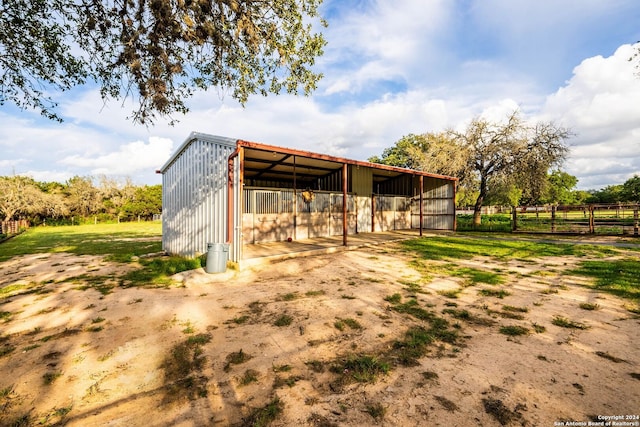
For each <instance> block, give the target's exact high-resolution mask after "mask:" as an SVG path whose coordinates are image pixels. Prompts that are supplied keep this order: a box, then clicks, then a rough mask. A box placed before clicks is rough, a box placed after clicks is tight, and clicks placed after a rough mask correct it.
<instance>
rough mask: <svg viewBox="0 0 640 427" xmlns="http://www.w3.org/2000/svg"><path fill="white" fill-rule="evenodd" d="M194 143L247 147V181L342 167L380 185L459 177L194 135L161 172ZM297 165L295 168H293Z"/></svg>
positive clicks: (311, 174) (307, 174)
mask: <svg viewBox="0 0 640 427" xmlns="http://www.w3.org/2000/svg"><path fill="white" fill-rule="evenodd" d="M194 140H204V141H211V142H214V143H218V144H224V145H229V146H232V147H238V148H240V147H242V148H244V174H245V177H246V178H252V179H262V180H282V179H290V178H291V177H292V176H293V171H294V168H295V173H296V175H297V176H298V177H299V178H301V179H304V178H308V179H315V178H320V177H322V176H326V175H329V174H332V173H335V172H337V171H338V170H340V169H341V168H342V165H343V164H347V165H354V166H358V167H366V168H371V169H372V170H373V181H374V182H381V181H385V180H388V179H390V178H394V177H397V176H399V175H406V174H408V175H416V176H420V175H421V176H426V177H431V178H438V179H443V180H448V181H457V180H458V179H457V178H454V177H451V176H445V175H439V174H433V173H428V172H422V171H417V170H413V169H405V168H398V167H394V166H387V165H381V164H378V163H371V162H365V161H361V160H352V159H346V158H342V157H335V156H330V155H327V154H320V153H314V152H311V151H304V150H297V149H293V148H285V147H279V146H275V145H268V144H262V143H258V142H250V141H244V140H240V139H234V138H228V137H223V136H217V135H209V134H204V133H198V132H192V133H191V134H190V135H189V137H187V139H185V141H184V142H183V143H182V144H181V145H180V147H179V148H178V149H177V150H176V152H175V153H174V154H173V155H172V156H171V157H170V158H169V160H167V162H166V163H165V164H164V165H163V166H162V167H161V168H160V169H159V170H158V173H164V172H165V171H166V170H167V168H168V167H169V166H170V165H171V164H172V163H173V162H174V161H175V160H176V158H178V157H179V156H180V154H181V153H182V152H183V151H184V150H185V149H186V148H187V147H188V146H189V144H191V142H193V141H194ZM294 165H295V166H294Z"/></svg>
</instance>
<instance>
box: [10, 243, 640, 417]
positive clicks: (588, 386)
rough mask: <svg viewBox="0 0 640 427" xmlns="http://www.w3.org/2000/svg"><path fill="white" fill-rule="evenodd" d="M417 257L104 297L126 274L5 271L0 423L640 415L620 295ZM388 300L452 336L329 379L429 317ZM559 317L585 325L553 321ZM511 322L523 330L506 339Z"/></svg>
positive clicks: (19, 262) (57, 262) (491, 266)
mask: <svg viewBox="0 0 640 427" xmlns="http://www.w3.org/2000/svg"><path fill="white" fill-rule="evenodd" d="M633 256H637V252H636V253H635V255H633ZM414 258H415V255H413V254H411V253H407V252H404V251H403V250H401V246H400V245H399V244H387V245H383V246H378V247H373V248H364V249H359V250H354V251H348V252H342V253H335V254H330V255H321V256H313V257H307V258H298V259H292V260H287V261H282V262H279V263H274V264H271V265H266V266H262V267H255V268H253V269H251V270H247V271H242V272H234V271H229V272H227V273H224V274H218V275H211V274H206V273H205V272H204V271H203V270H202V269H200V270H194V271H189V272H184V273H181V274H179V275H177V276H176V277H175V278H176V280H177V281H178V282H180V283H181V285H180V286H176V287H171V288H168V289H162V288H121V287H116V288H114V289H113V290H112V292H111V293H108V294H106V295H103V294H102V293H100V292H98V291H97V290H96V289H95V288H89V289H85V290H82V289H84V287H82V283H83V281H87V280H90V279H89V278H90V276H92V275H93V276H99V277H104V276H110V277H112V278H113V279H114V280H115V279H117V276H118V275H119V274H122V273H123V272H124V271H126V268H132V267H128V266H123V265H122V264H114V263H108V262H105V261H103V259H102V258H100V257H94V256H77V255H71V254H64V253H57V254H39V255H32V256H24V257H18V258H13V259H11V260H9V261H7V262H4V263H0V289H3V290H4V291H5V295H8V297H6V298H4V299H2V300H0V313H2V318H1V319H0V331H1V332H0V351H1V353H0V354H2V357H0V425H55V424H56V423H59V424H60V425H68V426H168V425H172V426H204V425H248V424H250V419H251V416H252V414H253V415H254V416H255V414H256V413H257V412H256V410H257V409H260V408H263V409H264V411H263V414H264V413H265V412H267V410H268V409H269V408H274V407H279V408H280V409H281V413H280V414H279V416H278V417H277V418H276V420H275V421H273V423H272V424H271V425H273V426H306V425H308V426H365V425H386V426H424V425H430V426H439V425H441V426H476V425H477V426H497V425H526V426H554V425H561V423H566V425H570V423H568V421H578V422H583V423H585V424H584V425H587V424H586V423H587V422H588V421H592V422H594V421H598V420H599V418H598V417H604V416H623V417H624V416H638V415H640V405H639V403H640V351H639V350H640V327H639V325H640V318H639V316H638V315H636V314H633V313H632V312H630V311H628V310H627V309H628V308H629V303H628V301H625V300H622V299H619V298H617V297H615V296H612V295H609V294H603V293H596V292H595V291H593V290H591V289H589V288H587V287H585V286H584V284H586V283H588V279H586V278H582V277H577V276H571V275H568V274H566V271H567V270H568V269H570V268H572V267H573V266H574V265H575V264H576V263H577V262H578V261H579V260H578V259H575V258H540V259H533V260H519V261H518V260H516V261H509V262H503V261H495V260H492V259H489V258H483V257H477V258H474V259H471V260H463V261H457V262H456V264H457V265H458V266H468V267H472V268H477V269H483V270H489V271H500V272H501V274H503V275H505V276H506V277H507V281H506V282H505V283H503V284H500V285H489V284H484V283H476V284H473V285H472V286H468V285H469V283H468V281H465V278H463V277H449V276H448V275H447V274H446V272H442V273H440V274H436V275H435V276H433V277H430V278H429V279H428V280H426V279H425V278H424V277H423V275H422V274H421V273H420V272H419V271H418V270H416V269H415V268H413V267H412V265H414V264H411V263H410V261H411V260H413V259H414ZM583 259H584V258H580V260H583ZM438 262H439V263H441V264H442V265H443V266H444V269H445V270H446V266H447V263H446V262H445V261H434V262H433V263H436V264H437V263H438ZM449 262H450V261H449ZM563 272H565V273H564V274H563ZM81 275H84V276H82V277H81V278H80V279H78V276H81ZM412 284H413V285H412ZM416 284H419V285H416ZM19 285H25V286H22V287H21V286H19ZM11 287H13V288H11ZM11 289H15V291H11ZM481 289H502V290H506V291H508V292H509V293H510V295H506V296H504V298H498V297H496V296H483V295H481V294H479V290H481ZM447 291H459V293H458V294H457V298H452V295H451V294H448V296H447ZM395 293H399V294H400V295H401V296H402V301H409V300H410V299H411V298H412V296H413V297H415V298H416V299H417V302H418V304H419V306H420V307H422V308H424V309H425V310H428V311H430V312H433V313H435V314H436V315H437V316H440V317H442V318H444V319H447V321H448V322H449V324H450V325H451V326H452V327H453V328H454V329H455V330H456V331H458V334H459V339H458V340H457V341H455V342H453V343H452V342H434V343H432V344H430V347H429V352H428V354H427V355H426V356H425V357H422V358H420V359H419V362H418V364H417V365H416V366H402V365H400V364H398V363H394V361H393V359H389V368H390V369H389V371H388V372H387V373H386V374H385V373H380V374H379V375H378V376H377V378H376V380H375V381H372V382H357V381H342V382H340V381H338V379H340V378H342V379H345V378H350V376H349V372H338V371H336V368H335V366H342V365H340V364H339V363H338V362H339V361H341V360H342V361H344V360H346V359H349V357H356V356H361V355H371V356H376V357H377V358H378V359H380V360H382V359H384V358H385V355H389V354H392V353H390V350H391V349H393V348H394V345H396V344H394V343H397V342H398V340H402V339H403V337H404V335H405V332H406V331H407V330H408V329H409V328H410V327H412V326H419V325H420V324H421V323H424V321H423V320H420V319H417V318H416V317H414V316H411V315H410V314H408V313H402V312H399V311H397V310H394V309H393V305H392V303H391V302H390V299H389V298H388V297H389V296H390V295H393V294H395ZM385 298H387V299H386V300H385ZM581 303H592V304H597V306H595V307H597V309H596V310H585V309H582V308H580V304H581ZM505 306H507V307H511V309H508V308H507V307H505ZM514 307H517V308H520V310H515V311H514V309H513V308H514ZM443 310H445V311H444V312H443ZM456 310H458V311H457V312H458V313H460V312H461V310H467V311H468V314H469V316H467V317H460V318H456V317H455V316H454V315H453V314H452V313H455V312H456ZM556 316H563V317H565V318H567V319H569V320H573V321H575V322H579V323H580V324H582V325H584V326H586V327H587V329H577V328H564V327H559V326H556V325H554V324H552V320H553V319H554V317H556ZM354 321H355V322H354ZM278 325H280V326H278ZM504 326H522V327H526V328H527V329H528V331H529V334H527V335H520V336H508V335H505V334H503V333H500V328H501V327H504ZM536 329H537V332H536ZM332 367H333V368H332ZM344 371H348V369H346V368H345V369H344ZM270 403H271V404H272V405H271V406H268V405H269V404H270ZM252 420H253V422H254V423H256V424H257V425H259V422H260V420H259V419H258V418H253V419H252ZM600 420H602V418H600ZM623 421H624V419H623ZM630 421H631V422H636V421H637V419H636V420H633V419H631V420H630ZM591 425H597V424H591ZM602 425H605V424H604V421H603V424H602ZM620 425H622V424H620ZM629 425H634V424H629ZM635 425H639V424H635Z"/></svg>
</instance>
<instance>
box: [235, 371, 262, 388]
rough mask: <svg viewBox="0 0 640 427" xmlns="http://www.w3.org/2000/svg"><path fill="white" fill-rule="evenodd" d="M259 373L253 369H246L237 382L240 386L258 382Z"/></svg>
mask: <svg viewBox="0 0 640 427" xmlns="http://www.w3.org/2000/svg"><path fill="white" fill-rule="evenodd" d="M258 376H259V373H258V371H256V370H255V369H247V370H246V371H244V374H242V377H240V380H239V383H240V385H241V386H245V385H249V384H251V383H255V382H258Z"/></svg>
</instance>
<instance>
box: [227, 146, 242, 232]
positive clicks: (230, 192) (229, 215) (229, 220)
mask: <svg viewBox="0 0 640 427" xmlns="http://www.w3.org/2000/svg"><path fill="white" fill-rule="evenodd" d="M239 153H240V147H237V148H236V149H235V150H234V151H233V153H231V154H230V155H229V157H228V158H227V243H229V244H231V243H233V178H234V174H233V159H234V158H236V156H237V155H238V154H239Z"/></svg>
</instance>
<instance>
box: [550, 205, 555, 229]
mask: <svg viewBox="0 0 640 427" xmlns="http://www.w3.org/2000/svg"><path fill="white" fill-rule="evenodd" d="M551 232H552V233H555V232H556V207H555V206H551Z"/></svg>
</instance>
